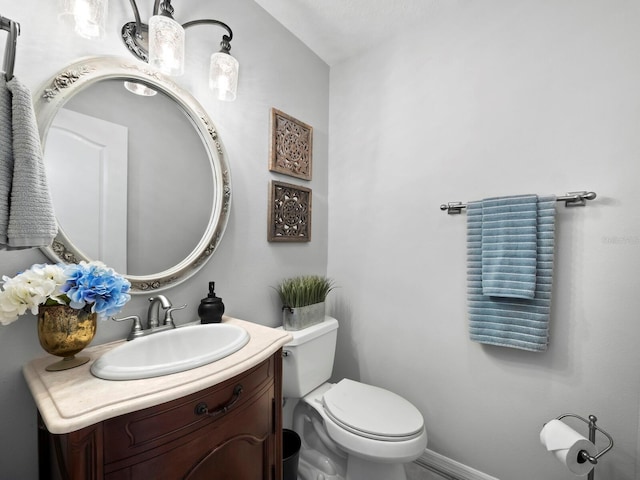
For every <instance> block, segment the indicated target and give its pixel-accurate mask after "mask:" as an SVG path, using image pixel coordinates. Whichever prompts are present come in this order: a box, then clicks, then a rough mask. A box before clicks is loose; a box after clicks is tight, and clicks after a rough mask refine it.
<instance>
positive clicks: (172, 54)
mask: <svg viewBox="0 0 640 480" xmlns="http://www.w3.org/2000/svg"><path fill="white" fill-rule="evenodd" d="M149 65H153V66H154V67H156V68H157V69H158V70H160V71H161V72H162V73H166V74H167V75H173V76H177V75H182V74H183V73H184V28H182V25H180V24H179V23H178V22H176V21H175V20H173V19H171V18H169V17H166V16H164V15H154V16H153V17H151V19H149Z"/></svg>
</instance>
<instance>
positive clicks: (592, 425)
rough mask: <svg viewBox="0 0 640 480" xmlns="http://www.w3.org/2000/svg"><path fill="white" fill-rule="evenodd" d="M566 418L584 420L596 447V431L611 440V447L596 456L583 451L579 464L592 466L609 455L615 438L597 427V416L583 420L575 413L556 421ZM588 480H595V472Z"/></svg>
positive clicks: (557, 418) (561, 416) (560, 417)
mask: <svg viewBox="0 0 640 480" xmlns="http://www.w3.org/2000/svg"><path fill="white" fill-rule="evenodd" d="M566 417H573V418H577V419H578V420H582V421H583V422H584V423H586V424H587V425H588V426H589V441H590V442H591V443H593V444H594V445H595V444H596V431H598V432H600V433H602V434H603V435H604V436H605V437H607V439H609V445H607V447H606V448H604V449H603V450H602V451H600V452H598V453H597V454H595V455H594V456H591V455H589V453H588V452H586V451H585V450H581V451H580V453H579V455H580V458H578V462H580V463H583V462H589V463H591V464H592V465H595V464H597V463H598V458H600V457H601V456H603V455H604V454H605V453H607V452H608V451H609V450H611V449H612V448H613V438H612V437H611V435H609V434H608V433H607V432H605V431H604V430H602V429H601V428H600V427H598V426H597V425H596V422H597V421H598V419H597V418H596V416H595V415H589V419H588V420H587V419H586V418H583V417H581V416H580V415H576V414H575V413H565V414H562V415H560V416H559V417H556V420H562V419H563V418H566ZM581 460H582V461H581ZM587 479H588V480H593V479H594V471H593V470H591V471H590V472H589V476H588V477H587Z"/></svg>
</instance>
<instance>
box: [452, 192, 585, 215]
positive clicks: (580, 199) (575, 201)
mask: <svg viewBox="0 0 640 480" xmlns="http://www.w3.org/2000/svg"><path fill="white" fill-rule="evenodd" d="M595 198H596V193H595V192H586V191H583V192H569V193H567V194H566V195H560V196H558V197H557V198H556V201H558V202H564V206H565V207H584V206H585V205H586V204H587V200H594V199H595ZM463 208H467V204H466V203H462V202H449V203H443V204H442V205H440V210H442V211H443V212H447V213H448V214H449V215H455V214H457V213H462V209H463Z"/></svg>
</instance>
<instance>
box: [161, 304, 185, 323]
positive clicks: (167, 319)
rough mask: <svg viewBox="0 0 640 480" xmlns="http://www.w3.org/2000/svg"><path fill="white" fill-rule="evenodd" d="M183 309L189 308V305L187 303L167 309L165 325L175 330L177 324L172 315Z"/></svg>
mask: <svg viewBox="0 0 640 480" xmlns="http://www.w3.org/2000/svg"><path fill="white" fill-rule="evenodd" d="M183 308H187V304H186V303H185V304H184V305H181V306H179V307H171V308H169V309H167V311H166V312H164V324H165V325H171V326H172V327H174V328H175V326H176V324H175V323H174V322H173V317H172V316H171V314H172V313H173V312H174V311H175V310H182V309H183Z"/></svg>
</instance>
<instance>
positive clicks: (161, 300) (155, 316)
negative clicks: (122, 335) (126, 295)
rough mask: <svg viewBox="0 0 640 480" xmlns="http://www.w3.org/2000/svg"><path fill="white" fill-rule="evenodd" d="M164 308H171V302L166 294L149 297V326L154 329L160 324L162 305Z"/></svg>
mask: <svg viewBox="0 0 640 480" xmlns="http://www.w3.org/2000/svg"><path fill="white" fill-rule="evenodd" d="M161 306H162V308H163V309H164V310H168V309H170V308H171V302H170V301H169V299H168V298H167V297H165V296H164V295H156V296H155V297H151V298H149V310H148V312H147V328H148V329H149V330H152V329H154V328H157V327H158V326H160V321H159V315H160V307H161Z"/></svg>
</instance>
